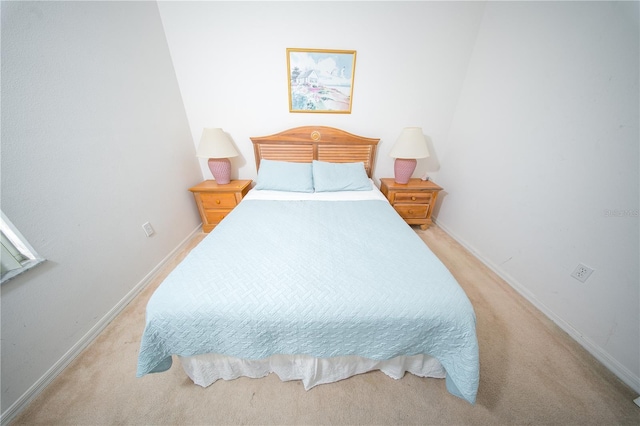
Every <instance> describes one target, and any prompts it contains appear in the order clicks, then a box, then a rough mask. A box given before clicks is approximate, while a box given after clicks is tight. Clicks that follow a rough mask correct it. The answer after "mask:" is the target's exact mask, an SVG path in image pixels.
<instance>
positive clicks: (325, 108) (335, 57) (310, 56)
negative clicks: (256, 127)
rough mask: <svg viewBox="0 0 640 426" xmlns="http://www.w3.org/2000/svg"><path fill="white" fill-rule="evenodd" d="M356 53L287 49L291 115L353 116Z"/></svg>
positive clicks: (353, 51) (352, 51) (351, 51)
mask: <svg viewBox="0 0 640 426" xmlns="http://www.w3.org/2000/svg"><path fill="white" fill-rule="evenodd" d="M355 71H356V51H355V50H322V49H287V72H288V80H289V112H320V113H333V114H351V104H352V100H353V77H354V74H355Z"/></svg>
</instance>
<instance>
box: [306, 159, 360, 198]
mask: <svg viewBox="0 0 640 426" xmlns="http://www.w3.org/2000/svg"><path fill="white" fill-rule="evenodd" d="M313 186H314V188H315V190H316V192H334V191H371V189H372V187H371V181H370V180H369V177H368V176H367V172H366V171H365V169H364V163H363V162H359V163H328V162H326V161H317V160H313Z"/></svg>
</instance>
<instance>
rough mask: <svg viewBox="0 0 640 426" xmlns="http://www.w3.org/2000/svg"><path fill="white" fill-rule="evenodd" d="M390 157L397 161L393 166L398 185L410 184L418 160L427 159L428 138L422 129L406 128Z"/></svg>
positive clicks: (392, 149)
mask: <svg viewBox="0 0 640 426" xmlns="http://www.w3.org/2000/svg"><path fill="white" fill-rule="evenodd" d="M389 156H390V157H393V158H395V159H396V161H395V163H394V165H393V172H394V174H395V176H394V179H395V181H396V183H408V182H409V179H411V175H412V174H413V172H414V170H415V169H416V164H417V163H418V162H417V160H416V158H427V157H428V156H429V148H427V138H425V136H424V134H423V133H422V128H420V127H405V128H404V129H402V133H400V136H399V137H398V139H397V140H396V143H395V145H393V148H391V151H390V152H389Z"/></svg>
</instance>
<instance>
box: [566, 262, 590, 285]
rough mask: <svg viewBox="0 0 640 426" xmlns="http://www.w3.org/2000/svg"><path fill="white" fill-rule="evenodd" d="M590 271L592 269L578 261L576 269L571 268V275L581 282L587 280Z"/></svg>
mask: <svg viewBox="0 0 640 426" xmlns="http://www.w3.org/2000/svg"><path fill="white" fill-rule="evenodd" d="M592 272H593V269H591V268H589V267H588V266H585V265H583V264H582V263H580V264H578V266H576V269H574V270H573V272H572V273H571V276H572V277H573V278H575V279H576V280H578V281H580V282H582V283H583V282H585V281H587V278H589V276H591V273H592Z"/></svg>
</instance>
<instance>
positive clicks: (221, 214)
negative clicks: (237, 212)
mask: <svg viewBox="0 0 640 426" xmlns="http://www.w3.org/2000/svg"><path fill="white" fill-rule="evenodd" d="M230 212H231V210H205V212H204V214H205V216H206V217H207V223H210V224H218V223H220V221H221V220H222V219H224V218H225V216H226V215H228V214H229V213H230Z"/></svg>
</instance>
